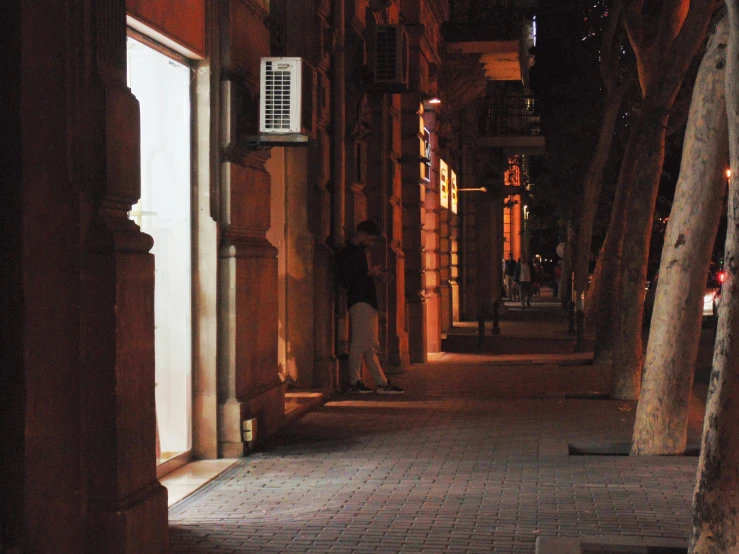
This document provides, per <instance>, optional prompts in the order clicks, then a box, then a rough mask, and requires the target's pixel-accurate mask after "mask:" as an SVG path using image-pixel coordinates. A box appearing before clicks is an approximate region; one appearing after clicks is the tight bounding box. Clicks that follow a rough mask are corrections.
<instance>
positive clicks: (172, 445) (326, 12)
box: [0, 0, 540, 552]
mask: <svg viewBox="0 0 739 554" xmlns="http://www.w3.org/2000/svg"><path fill="white" fill-rule="evenodd" d="M453 4H454V3H453V2H452V6H450V2H449V0H304V1H296V0H95V1H93V0H62V1H59V0H36V1H34V2H24V1H22V0H9V1H8V2H7V5H6V16H7V18H8V21H9V22H10V25H9V31H8V32H7V33H5V34H4V37H3V42H4V46H5V48H4V49H3V51H4V52H6V53H7V56H6V57H5V59H4V63H3V68H2V77H3V96H4V100H5V102H3V104H2V107H1V108H0V110H2V112H3V121H4V122H6V124H5V131H6V137H7V138H8V140H9V144H10V147H9V148H7V149H5V150H4V151H3V152H2V154H0V156H2V161H3V168H4V172H5V182H6V186H5V187H4V191H3V200H4V202H3V203H2V211H3V214H2V215H3V217H2V221H3V236H4V237H5V245H6V252H7V254H6V260H7V261H8V263H5V264H3V265H2V268H1V269H0V272H1V273H2V279H3V283H4V287H3V291H2V305H1V307H0V308H1V309H0V313H2V316H1V317H2V350H3V356H2V357H3V362H4V363H3V371H2V381H1V383H0V385H1V386H0V395H2V402H1V403H0V405H2V423H1V425H2V427H1V428H0V436H1V437H2V445H1V446H2V466H3V468H4V470H5V471H4V472H3V475H2V477H1V479H2V481H1V482H0V484H1V485H2V494H0V498H1V499H2V500H0V505H1V507H2V520H3V526H2V537H0V550H3V549H4V550H5V551H7V552H142V551H145V552H164V551H166V550H167V546H168V545H167V533H166V529H167V497H166V490H165V489H164V488H163V487H162V486H161V485H160V484H159V482H158V478H159V477H161V475H162V474H164V473H166V472H167V471H170V470H172V469H173V468H176V467H178V466H180V465H182V464H185V463H187V462H188V461H189V460H191V459H211V458H218V457H234V456H243V455H247V454H248V453H249V451H250V448H251V447H252V446H253V445H254V442H255V441H257V442H258V441H259V440H262V439H263V438H264V437H266V436H269V435H270V434H272V433H274V432H275V431H277V430H278V429H280V428H281V427H282V426H283V425H285V424H286V423H287V422H289V421H290V413H291V411H290V410H291V407H293V406H294V405H295V404H296V403H297V404H300V399H301V398H304V397H305V396H301V394H303V395H306V394H307V395H308V397H311V396H310V395H314V396H312V397H311V398H318V399H320V396H321V395H322V394H325V393H327V392H330V391H333V390H337V389H338V388H340V387H341V383H342V375H343V373H342V367H343V359H344V358H345V354H346V349H347V341H348V333H349V330H348V321H347V315H346V307H345V298H344V297H343V292H342V291H341V290H340V288H339V287H338V285H337V283H336V282H335V277H334V263H333V260H334V256H335V254H336V252H337V251H338V249H340V248H341V247H342V246H343V245H344V243H345V242H346V240H348V238H349V236H350V235H351V233H352V231H353V229H354V228H355V226H356V224H357V223H358V222H360V221H362V220H364V219H368V218H370V219H373V220H374V221H376V222H377V223H378V224H379V225H380V227H381V229H382V232H383V240H382V241H381V242H380V244H379V246H378V247H377V248H376V249H375V250H374V251H373V252H372V253H371V255H372V257H373V260H375V261H376V262H377V263H381V264H382V265H385V266H386V267H387V268H388V271H390V272H391V273H392V275H393V276H394V279H393V280H391V281H389V282H388V283H386V284H384V285H382V287H381V289H380V335H381V347H382V352H381V359H382V362H383V364H385V366H386V367H387V368H388V372H389V373H400V372H402V371H404V370H405V369H407V368H408V367H409V364H411V363H420V362H424V361H426V360H427V356H428V354H429V353H430V352H438V351H441V349H442V340H443V336H444V334H445V333H446V332H447V331H448V330H449V329H450V328H451V327H452V325H453V324H454V322H455V321H459V320H460V318H464V317H468V318H474V317H476V316H477V315H478V312H479V311H480V309H481V308H480V306H481V305H483V304H485V303H486V302H490V301H492V300H494V296H495V294H496V293H495V289H496V286H495V274H494V268H495V266H496V263H494V262H495V261H497V260H500V259H501V258H502V254H501V253H502V251H503V250H502V248H503V243H502V236H503V235H502V221H503V207H502V204H501V196H500V193H499V191H497V192H496V191H493V190H492V189H491V192H490V194H488V193H482V194H483V195H482V196H477V197H475V198H474V199H473V197H472V196H470V195H468V194H466V193H465V194H464V195H462V194H459V196H458V193H457V188H459V189H462V188H474V187H478V186H482V185H481V183H482V184H485V183H486V182H487V181H490V180H493V181H495V180H496V179H497V180H498V181H500V183H501V184H502V182H503V181H502V179H503V177H502V175H503V173H504V172H505V169H506V168H505V167H503V166H504V165H505V163H507V160H509V159H510V158H511V157H512V156H515V155H520V154H525V153H528V152H529V150H526V149H527V148H528V149H530V148H537V147H539V146H540V145H539V143H535V144H533V143H532V144H528V143H525V142H524V143H521V142H518V143H516V142H515V141H513V142H511V139H507V138H501V137H498V138H497V142H495V140H493V142H490V141H491V140H492V139H490V138H489V137H485V136H484V133H483V132H482V131H481V127H480V124H479V122H480V120H481V118H482V117H483V115H484V113H485V109H486V104H485V99H484V97H485V96H486V93H487V91H488V89H487V87H488V85H487V83H488V81H490V80H491V79H496V78H505V80H513V81H516V82H522V71H521V70H519V71H518V73H516V72H515V71H514V72H513V75H512V76H511V75H503V76H500V75H499V76H498V77H495V76H492V77H491V76H490V75H487V74H486V73H485V64H486V63H488V65H489V64H492V65H495V63H494V62H491V61H488V62H485V60H484V56H485V53H486V52H487V51H484V52H481V51H473V50H474V49H473V50H471V49H470V48H469V47H465V46H463V47H461V49H460V50H458V51H453V50H450V48H449V44H451V41H449V40H446V39H445V37H448V35H447V34H446V33H447V31H448V30H449V29H448V26H449V25H450V24H453V23H454V15H453ZM508 8H510V7H508ZM519 31H520V29H517V30H516V31H515V32H514V35H515V36H519V34H520V33H519ZM383 33H385V35H383ZM387 33H393V36H394V37H395V39H396V40H397V41H400V42H399V43H398V44H397V47H396V48H397V50H396V54H397V56H398V60H397V64H398V65H397V68H396V69H397V72H396V74H395V79H394V80H393V79H391V80H390V81H391V82H388V81H387V80H385V81H383V80H382V79H380V78H379V76H378V71H379V70H378V67H379V66H378V61H377V60H378V44H379V42H380V40H381V39H382V37H383V36H386V35H387ZM511 40H512V39H511ZM511 40H507V42H506V45H507V46H506V48H508V50H507V52H508V53H509V54H510V55H511V56H513V57H515V55H516V53H517V52H518V51H519V50H520V49H519V50H516V48H518V46H517V45H518V43H516V45H514V46H515V47H513V46H511ZM515 40H519V41H520V39H515ZM515 40H514V42H515ZM488 42H489V44H488V45H487V46H486V48H491V49H493V50H495V49H496V48H499V47H500V44H498V43H497V42H500V41H497V42H496V39H495V37H493V38H491V39H490V40H489V41H488ZM465 48H466V49H465ZM491 51H492V50H491ZM268 56H280V57H290V58H300V59H302V60H303V62H304V63H305V65H306V66H307V67H309V68H310V69H311V70H312V73H311V75H312V77H311V81H310V84H311V85H312V86H311V87H309V89H310V91H311V93H310V98H309V101H310V103H311V105H312V107H313V109H314V110H315V112H314V128H313V129H312V135H311V137H310V140H309V141H308V142H307V144H305V145H302V146H295V145H286V144H284V143H281V142H280V141H276V140H270V139H268V138H267V139H266V138H265V137H264V136H262V135H261V134H260V132H259V111H260V95H262V89H261V86H262V83H261V60H262V58H264V57H268ZM527 63H528V62H527V60H526V56H525V54H523V55H522V56H521V57H520V59H518V60H517V61H514V62H512V66H513V67H514V69H515V67H520V68H525V67H527ZM470 68H473V70H472V71H469V69H470ZM460 75H464V76H463V77H460ZM439 100H440V102H439ZM486 141H487V142H486ZM486 180H487V181H486ZM487 186H488V188H490V184H488V185H487ZM469 194H473V193H469ZM463 235H464V236H463ZM497 265H498V266H499V265H500V264H497ZM498 281H499V279H498ZM247 431H248V433H249V434H247Z"/></svg>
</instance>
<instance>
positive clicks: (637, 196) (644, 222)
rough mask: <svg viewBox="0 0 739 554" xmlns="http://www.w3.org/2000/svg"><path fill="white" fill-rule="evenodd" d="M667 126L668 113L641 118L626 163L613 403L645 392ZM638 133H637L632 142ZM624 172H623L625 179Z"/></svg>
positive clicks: (612, 374)
mask: <svg viewBox="0 0 739 554" xmlns="http://www.w3.org/2000/svg"><path fill="white" fill-rule="evenodd" d="M666 126H667V115H666V114H665V113H664V112H659V111H651V110H650V111H647V112H646V113H645V114H644V115H643V116H642V122H641V126H640V128H639V129H638V136H637V137H636V138H635V140H636V141H637V143H636V144H638V149H637V151H636V152H633V154H635V155H634V157H633V159H631V158H629V159H628V160H627V159H624V162H623V163H624V165H625V169H626V171H628V175H627V177H626V178H628V179H629V180H630V181H631V182H632V183H633V190H632V192H631V201H630V206H629V211H628V220H629V224H628V226H627V227H626V230H625V233H624V240H623V246H622V250H621V266H620V273H619V278H618V287H619V288H618V293H619V294H618V296H617V302H618V314H617V317H616V333H615V334H614V342H613V359H612V363H613V371H612V372H611V384H612V390H611V397H612V398H617V399H630V400H635V399H638V398H639V389H640V387H641V370H642V363H643V351H642V339H641V333H642V318H643V314H644V288H645V286H646V280H647V257H648V255H649V240H650V238H651V234H652V219H653V217H654V206H655V204H656V202H657V190H658V188H659V178H660V175H661V173H662V164H663V162H664V154H665V131H666ZM636 132H637V130H636V129H635V130H634V132H632V137H633V135H634V134H636ZM629 140H630V141H631V138H630V139H629ZM627 162H628V164H627ZM623 172H624V166H622V171H621V173H622V175H623Z"/></svg>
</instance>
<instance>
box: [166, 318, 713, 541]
mask: <svg viewBox="0 0 739 554" xmlns="http://www.w3.org/2000/svg"><path fill="white" fill-rule="evenodd" d="M537 309H538V308H537V307H536V304H535V306H534V309H532V310H531V312H532V313H526V314H525V317H526V318H527V319H526V320H516V319H515V317H518V316H515V314H513V313H512V310H509V311H508V312H506V314H504V319H503V320H501V331H502V333H501V335H500V336H497V337H488V338H490V339H491V340H493V341H494V343H490V344H488V345H486V348H485V350H486V351H489V352H492V351H494V350H495V348H500V349H501V350H500V351H501V352H503V353H505V354H506V355H510V356H508V358H506V360H508V361H505V363H503V362H501V361H500V360H501V359H502V358H501V359H499V358H496V356H495V355H494V354H490V353H489V352H488V353H485V354H475V353H474V351H470V353H467V354H464V353H448V354H444V355H443V356H441V357H440V358H439V359H438V360H435V361H434V362H431V363H428V364H424V365H418V366H413V367H412V368H411V369H409V370H408V371H407V372H406V373H405V374H403V375H402V376H399V377H397V378H396V379H395V380H396V381H397V382H398V383H399V384H400V385H401V386H403V387H404V388H406V390H407V393H406V394H405V395H403V396H397V397H378V396H376V395H367V396H366V397H361V398H357V397H352V396H343V395H335V397H334V398H333V399H332V400H331V401H330V402H328V403H327V404H326V405H325V406H324V407H321V408H318V409H316V410H314V411H313V412H311V413H309V414H307V415H306V416H305V417H303V418H302V419H300V420H299V421H297V422H295V423H293V424H292V425H291V426H290V427H288V428H287V429H285V430H283V431H282V432H281V433H280V434H279V435H277V436H276V437H273V438H272V439H270V440H269V441H268V443H267V444H266V445H265V446H264V449H263V451H262V452H260V453H257V454H253V455H252V456H250V457H248V458H245V459H243V460H241V461H240V462H239V463H238V464H236V465H235V466H233V467H232V468H231V469H229V470H227V471H226V472H225V473H224V474H222V475H221V476H219V477H218V478H217V479H216V480H214V481H212V482H211V483H209V484H208V485H206V486H205V487H203V488H202V489H200V490H199V491H197V492H195V493H194V494H193V495H191V496H189V497H187V498H185V499H184V500H182V501H180V502H179V503H178V504H176V505H175V506H173V507H172V508H171V509H170V523H171V531H170V536H171V545H172V551H173V552H183V553H186V552H193V553H206V552H219V553H225V552H234V553H250V552H259V553H260V554H261V553H265V552H281V553H290V552H299V553H314V552H316V553H318V552H324V553H336V554H341V553H361V552H367V553H368V552H373V553H397V552H408V553H411V552H432V553H446V552H448V553H462V552H465V553H476V552H496V553H508V554H515V553H523V552H526V553H533V552H534V549H535V542H536V538H537V537H538V536H560V537H577V536H582V535H588V536H598V535H614V536H619V535H621V536H638V537H649V538H655V539H656V538H659V537H661V538H663V539H684V538H685V537H686V536H687V534H688V525H689V521H690V502H691V497H692V489H693V484H694V478H695V470H696V465H697V458H695V457H669V458H662V457H644V458H632V457H628V456H570V455H568V448H567V445H568V443H570V444H571V443H578V444H594V443H603V444H606V443H608V444H612V443H628V441H629V440H630V434H631V430H632V427H633V418H634V410H633V407H634V404H633V403H628V402H621V401H610V400H593V399H577V398H565V397H564V392H575V393H577V392H588V391H597V390H601V389H603V387H604V386H605V385H606V384H607V382H608V375H607V373H606V372H604V371H603V370H602V368H598V367H595V366H587V365H582V364H579V365H572V366H565V365H560V364H561V363H565V362H566V358H567V356H572V359H573V360H575V359H579V358H576V356H582V355H580V354H577V355H575V354H572V352H573V345H572V343H571V341H570V340H569V339H568V338H567V336H566V334H565V333H564V331H565V330H566V328H567V322H566V321H565V320H564V319H562V318H561V316H560V314H559V312H558V311H556V310H554V311H552V312H551V313H549V315H548V316H547V317H546V318H542V319H541V321H539V322H537V320H536V319H534V318H535V314H534V313H533V312H536V311H537ZM539 311H540V312H541V309H539ZM514 316H515V317H514ZM505 318H508V319H505ZM524 323H525V328H524V325H523V324H524ZM537 325H539V332H540V336H544V337H546V339H545V340H546V341H547V342H546V345H545V346H546V348H548V349H549V351H550V352H553V353H554V354H556V355H557V356H559V358H557V359H558V360H559V361H557V362H556V363H550V362H551V360H554V359H555V358H552V357H551V356H550V357H549V358H547V357H546V356H544V354H545V352H544V351H543V346H542V345H539V346H537V345H536V343H537V340H538V339H536V334H535V333H534V331H532V329H534V330H535V328H536V326H537ZM464 332H466V331H465V330H464V329H463V330H462V334H460V336H459V337H458V338H459V340H458V341H457V342H460V341H462V342H463V339H466V338H470V336H471V337H472V338H474V339H475V341H476V337H474V335H469V336H464ZM541 340H544V339H541ZM475 341H473V342H472V344H473V345H474V344H475ZM452 343H454V341H452ZM455 344H456V343H455ZM488 346H490V348H487V347H488ZM527 352H530V353H532V354H531V356H530V359H529V360H528V361H527V360H525V356H519V354H526V353H527ZM511 357H513V358H515V359H514V361H510V359H511ZM524 362H525V363H524ZM516 364H518V365H516ZM542 392H548V393H552V394H548V395H544V394H542ZM624 406H627V407H630V408H631V410H630V411H623V409H619V408H623V407H624ZM700 428H701V422H700V421H698V420H696V421H692V420H691V422H690V431H689V442H691V443H696V442H697V441H698V438H699V434H700Z"/></svg>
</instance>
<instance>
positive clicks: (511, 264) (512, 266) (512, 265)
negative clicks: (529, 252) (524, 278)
mask: <svg viewBox="0 0 739 554" xmlns="http://www.w3.org/2000/svg"><path fill="white" fill-rule="evenodd" d="M505 274H506V275H510V276H511V277H513V276H514V275H515V274H516V261H515V260H510V259H509V260H506V261H505Z"/></svg>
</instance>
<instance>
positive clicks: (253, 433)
mask: <svg viewBox="0 0 739 554" xmlns="http://www.w3.org/2000/svg"><path fill="white" fill-rule="evenodd" d="M241 434H242V440H243V441H244V442H254V441H255V440H257V420H256V418H251V419H245V420H244V421H242V422H241Z"/></svg>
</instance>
